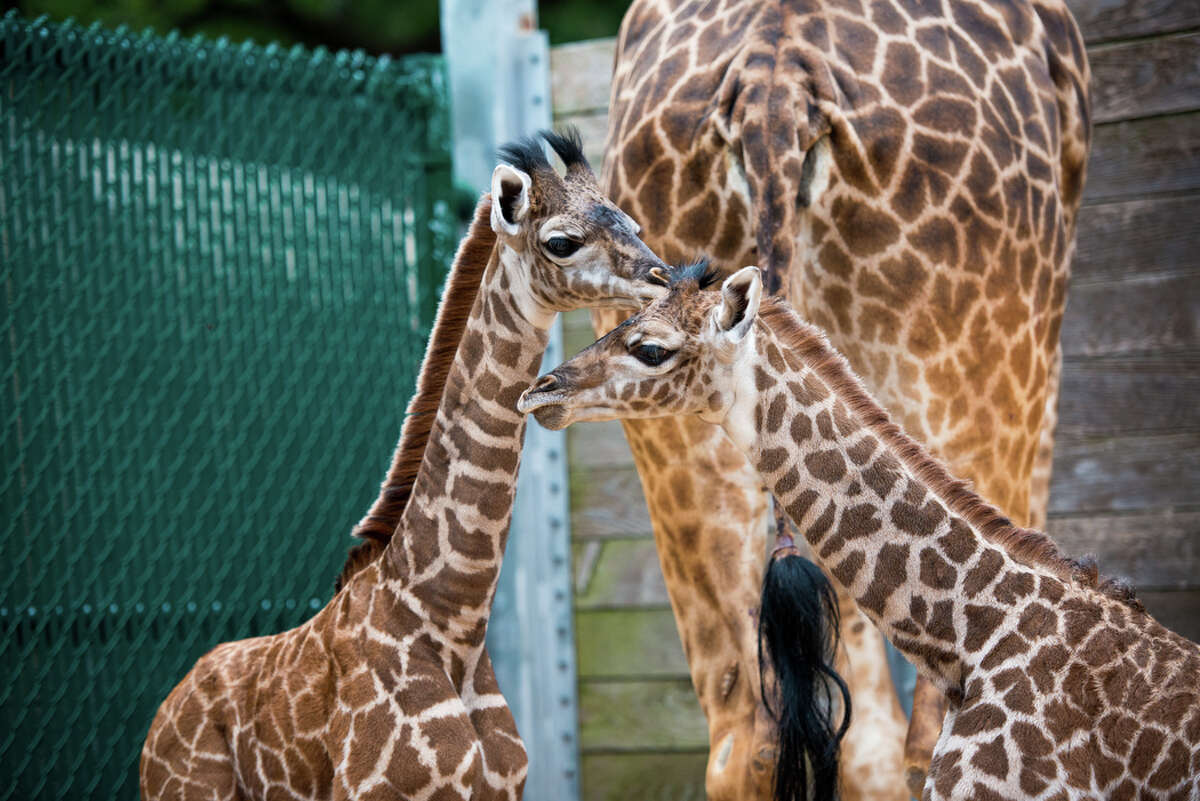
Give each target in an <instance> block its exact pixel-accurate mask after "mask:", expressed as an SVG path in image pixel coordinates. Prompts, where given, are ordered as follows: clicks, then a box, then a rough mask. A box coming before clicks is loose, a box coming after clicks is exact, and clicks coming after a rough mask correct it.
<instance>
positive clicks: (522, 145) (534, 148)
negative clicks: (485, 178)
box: [496, 136, 550, 175]
mask: <svg viewBox="0 0 1200 801" xmlns="http://www.w3.org/2000/svg"><path fill="white" fill-rule="evenodd" d="M496 157H497V158H499V159H500V160H501V161H503V162H504V163H506V164H511V165H512V166H514V167H516V168H517V169H518V170H520V171H521V172H524V173H528V174H531V175H532V174H533V173H535V172H537V171H538V170H548V169H550V160H549V159H548V158H546V150H545V148H543V147H542V143H541V142H540V141H538V139H537V137H533V136H523V137H521V138H520V139H517V140H516V141H513V142H509V143H508V144H506V145H501V147H500V148H499V149H498V150H497V151H496Z"/></svg>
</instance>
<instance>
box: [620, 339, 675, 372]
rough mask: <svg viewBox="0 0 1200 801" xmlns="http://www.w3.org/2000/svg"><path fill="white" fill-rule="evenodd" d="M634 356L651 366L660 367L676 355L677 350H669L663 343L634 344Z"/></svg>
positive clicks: (632, 351)
mask: <svg viewBox="0 0 1200 801" xmlns="http://www.w3.org/2000/svg"><path fill="white" fill-rule="evenodd" d="M630 353H632V354H633V356H634V358H635V359H637V360H638V361H640V362H641V363H642V364H647V365H649V366H651V367H658V366H659V365H660V364H662V363H663V362H665V361H666V360H667V359H669V358H671V357H672V356H674V355H675V353H676V351H673V350H667V349H666V348H664V347H663V346H662V345H651V344H645V345H634V346H633V349H632V350H631V351H630Z"/></svg>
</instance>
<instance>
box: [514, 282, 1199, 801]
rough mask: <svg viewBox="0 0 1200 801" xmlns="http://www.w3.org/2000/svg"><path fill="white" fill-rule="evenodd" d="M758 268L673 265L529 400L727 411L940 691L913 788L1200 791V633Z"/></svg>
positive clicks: (835, 569)
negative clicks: (966, 458) (904, 404)
mask: <svg viewBox="0 0 1200 801" xmlns="http://www.w3.org/2000/svg"><path fill="white" fill-rule="evenodd" d="M760 283H761V277H760V275H759V273H758V271H757V270H756V269H753V268H747V269H746V270H743V271H741V272H739V273H737V274H735V275H734V276H731V277H730V278H729V279H727V280H726V281H725V283H724V285H723V286H722V291H721V292H720V293H717V292H708V291H703V286H702V284H703V281H702V277H701V273H699V272H698V271H695V270H690V271H689V270H683V271H677V272H675V273H674V274H673V281H672V285H671V289H670V292H669V293H668V294H667V295H666V296H665V297H663V298H661V299H659V300H657V301H655V302H654V303H652V304H650V305H649V306H647V307H646V308H645V309H643V310H642V311H640V312H638V313H637V314H635V315H634V316H633V317H631V318H630V319H629V320H628V321H627V322H626V323H625V324H623V325H622V326H620V327H619V328H617V329H615V330H613V331H612V332H610V333H609V334H607V335H606V336H604V337H602V338H601V339H599V340H598V341H597V342H596V343H595V344H593V345H592V346H590V347H589V348H587V349H585V350H584V351H582V352H581V353H580V354H578V355H577V356H575V357H574V358H572V359H570V360H568V361H567V362H565V363H564V364H563V365H561V366H560V367H558V368H556V369H555V370H553V371H551V372H550V373H548V374H547V375H546V376H543V377H541V378H540V379H539V380H538V382H537V383H536V384H535V385H533V386H532V387H531V388H530V389H529V390H527V391H526V392H525V393H524V394H523V395H522V396H521V399H520V401H519V404H518V406H519V408H520V409H521V411H523V412H526V413H532V414H534V415H535V416H536V417H537V418H538V420H539V421H543V424H546V425H549V426H551V427H554V428H561V427H563V426H566V425H568V424H570V423H572V422H575V421H578V420H602V419H613V418H629V417H653V416H656V415H663V414H675V415H703V416H706V417H707V418H709V419H712V420H714V421H718V422H719V423H720V424H721V425H722V427H723V428H724V430H725V431H726V432H727V433H728V434H729V436H730V437H731V439H732V440H733V441H734V442H735V443H737V445H738V447H739V448H740V449H741V450H742V451H743V452H744V453H745V454H746V456H747V458H748V459H749V461H750V462H751V464H753V465H754V468H755V470H756V471H757V473H758V474H759V476H760V478H761V480H762V481H763V483H764V484H765V485H766V487H767V488H768V489H769V490H770V491H771V492H772V493H773V494H774V495H775V497H776V498H778V499H779V500H780V502H781V503H782V504H783V505H784V507H785V509H786V511H787V514H788V516H789V517H790V518H791V519H792V520H793V521H794V522H795V524H796V525H797V527H798V528H799V530H800V531H801V532H802V533H803V535H804V537H805V539H806V541H807V542H808V544H809V546H810V548H811V549H812V551H813V553H814V554H815V556H816V558H817V559H819V560H820V561H821V562H822V563H823V564H824V565H825V566H826V567H827V568H828V570H829V573H830V575H831V576H832V577H833V580H834V581H835V582H836V583H837V584H838V585H839V586H840V587H841V588H842V589H844V590H845V591H847V592H849V593H850V594H851V595H852V596H853V598H854V601H855V602H856V603H857V604H858V606H859V608H861V609H862V611H863V612H864V613H865V614H866V615H867V616H868V617H869V618H870V619H871V620H872V622H874V623H875V624H876V625H877V626H878V627H879V628H880V630H881V631H882V632H883V633H884V634H885V635H886V636H887V637H888V638H889V639H891V641H892V642H893V643H894V644H895V645H896V646H897V647H898V648H899V649H900V650H901V651H902V652H903V653H904V654H905V655H906V656H907V657H908V658H909V659H910V660H911V661H912V662H913V663H914V664H915V665H916V666H917V668H918V670H919V671H921V673H922V674H923V675H925V676H926V677H928V678H929V679H931V680H932V682H933V683H934V684H935V685H936V686H937V687H938V689H940V690H941V691H942V692H943V693H945V694H946V696H947V698H948V699H949V702H950V709H949V712H948V716H947V719H946V722H945V725H944V727H943V729H942V734H941V736H940V738H939V740H938V743H937V746H936V748H935V751H934V755H933V760H932V762H931V766H930V770H929V774H928V780H927V783H926V785H925V788H924V798H927V799H979V798H988V799H1018V798H1021V799H1046V800H1047V801H1048V799H1051V798H1084V797H1089V798H1090V797H1102V798H1134V797H1147V798H1164V799H1165V798H1196V797H1197V795H1198V794H1200V646H1197V645H1196V644H1195V643H1192V642H1189V641H1188V640H1186V639H1184V638H1182V637H1180V636H1179V635H1177V634H1174V633H1173V632H1170V631H1168V630H1167V629H1165V628H1164V627H1163V626H1161V625H1160V624H1159V623H1157V622H1156V621H1155V620H1154V619H1153V618H1152V617H1150V616H1149V615H1148V614H1146V612H1145V610H1144V609H1143V608H1142V606H1141V605H1140V603H1138V602H1137V601H1136V600H1135V599H1134V597H1133V595H1132V592H1131V591H1130V590H1129V589H1128V587H1127V586H1126V585H1124V584H1123V583H1121V582H1116V581H1109V580H1103V579H1101V578H1100V577H1099V576H1098V574H1097V572H1096V570H1095V566H1094V564H1090V563H1088V562H1080V561H1076V560H1073V559H1069V558H1066V557H1064V556H1062V555H1061V554H1059V553H1058V551H1057V548H1056V547H1055V546H1054V544H1053V542H1052V541H1051V540H1050V539H1049V538H1047V537H1046V536H1045V535H1044V534H1041V533H1039V532H1036V531H1031V530H1028V529H1021V528H1017V527H1015V526H1013V525H1012V524H1011V523H1010V522H1009V520H1008V519H1007V518H1006V517H1005V516H1004V515H1003V514H1002V513H1001V512H1000V511H999V510H997V509H996V508H995V507H993V506H991V505H990V504H988V503H987V502H986V501H984V500H983V499H982V498H980V497H979V496H978V495H976V494H975V493H974V492H972V491H971V489H970V488H969V487H968V485H967V484H966V483H965V482H963V481H959V480H956V479H954V478H953V477H952V476H951V475H950V474H949V472H948V471H947V470H946V468H945V467H943V466H942V465H941V463H940V462H937V461H936V460H935V459H933V458H932V457H931V456H930V455H929V453H928V451H927V450H926V449H925V448H924V447H923V446H921V445H920V444H919V443H917V441H916V440H914V439H912V438H910V437H908V436H907V435H906V434H904V433H903V431H902V430H901V429H900V428H899V427H898V426H897V425H895V424H894V423H892V422H891V419H890V417H889V415H888V413H887V412H886V411H885V410H884V409H883V407H882V406H880V405H879V404H878V403H877V402H876V401H875V400H874V399H873V398H872V397H871V396H870V395H869V394H868V393H867V391H866V390H865V388H864V387H863V385H862V383H861V382H860V381H859V379H858V378H857V376H855V375H854V373H853V372H852V371H851V369H850V368H849V366H848V364H847V362H846V360H845V359H844V358H843V357H842V356H841V355H840V354H839V353H837V351H835V350H834V349H833V348H832V347H831V346H830V345H829V342H828V340H827V339H826V338H825V336H824V334H823V332H821V331H820V330H819V329H817V328H816V327H814V326H812V325H810V324H808V323H806V322H804V321H803V320H801V319H800V318H799V316H798V315H796V313H795V312H793V311H792V310H791V309H790V308H788V307H787V306H786V305H785V304H783V303H782V302H780V301H777V300H775V299H767V300H760V299H759V297H758V294H757V293H755V292H753V291H751V288H753V287H755V286H757V285H758V284H760ZM746 319H750V320H751V321H752V325H750V326H748V327H747V328H746V329H745V333H744V334H742V333H740V331H741V330H742V329H741V324H743V323H744V322H745V320H746ZM731 339H732V340H734V345H733V347H732V348H731V347H730V346H729V344H730V340H731ZM656 348H657V349H656ZM649 354H653V358H648V356H649ZM786 596H787V593H786V588H784V591H783V592H782V594H781V595H779V596H777V597H774V598H764V605H767V604H768V603H783V604H785V605H786V604H787V603H789V602H790V601H789V599H788V598H787V597H786ZM765 615H766V612H764V616H765ZM786 634H787V633H786V632H784V636H786ZM777 645H778V641H776V642H768V643H766V646H767V648H768V649H771V648H772V647H775V646H777Z"/></svg>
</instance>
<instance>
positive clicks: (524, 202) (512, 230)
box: [492, 164, 531, 236]
mask: <svg viewBox="0 0 1200 801" xmlns="http://www.w3.org/2000/svg"><path fill="white" fill-rule="evenodd" d="M530 183H531V182H530V180H529V176H528V175H526V174H525V173H523V172H521V171H520V170H518V169H517V168H516V167H510V166H509V165H507V164H497V165H496V169H494V170H492V230H493V231H495V232H496V233H498V234H499V233H506V234H508V235H509V236H515V235H516V233H517V231H519V230H521V227H520V226H519V225H518V224H517V223H519V222H521V220H523V219H524V218H525V215H526V214H527V213H528V212H529V185H530ZM514 184H519V185H520V187H521V188H520V190H518V191H519V194H518V196H517V200H516V202H515V203H514V204H513V222H509V221H508V220H506V219H504V215H503V214H502V213H501V212H500V206H501V203H500V199H501V198H502V197H504V196H505V194H506V192H505V189H506V187H508V192H507V194H510V195H511V194H512V191H511V188H512V186H513V185H514Z"/></svg>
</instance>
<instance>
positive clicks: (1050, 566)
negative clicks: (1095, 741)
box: [759, 298, 1143, 611]
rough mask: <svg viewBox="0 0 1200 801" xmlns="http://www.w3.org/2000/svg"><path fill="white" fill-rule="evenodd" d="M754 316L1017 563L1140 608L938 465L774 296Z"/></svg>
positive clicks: (1120, 587) (1119, 586)
mask: <svg viewBox="0 0 1200 801" xmlns="http://www.w3.org/2000/svg"><path fill="white" fill-rule="evenodd" d="M759 318H760V319H761V320H762V321H763V323H764V324H765V325H766V326H767V328H769V329H770V330H771V331H772V333H774V334H775V335H776V336H777V337H778V338H779V340H780V342H782V343H783V344H784V345H785V346H786V348H785V352H786V351H790V352H791V353H794V354H796V355H797V356H798V357H799V358H800V359H801V360H802V361H803V362H804V364H805V365H806V366H807V367H809V368H810V369H812V370H813V371H814V372H815V373H816V374H817V376H818V377H820V378H821V380H823V381H824V382H825V383H826V384H828V385H829V387H830V388H831V389H832V390H833V391H834V393H835V394H836V395H837V397H838V398H839V399H841V400H842V401H844V402H845V403H846V405H847V406H848V407H849V409H850V413H851V414H853V415H854V416H856V417H857V418H858V419H859V420H860V421H861V422H862V423H863V425H864V426H866V427H867V428H868V429H869V430H870V431H871V432H872V433H873V434H875V436H877V437H879V439H880V441H881V442H883V444H884V445H885V446H886V447H888V448H890V449H891V450H892V452H893V453H894V454H895V455H896V456H897V458H899V460H900V461H901V463H902V464H904V466H905V467H907V468H908V469H909V470H911V471H913V473H914V474H915V475H916V476H917V478H918V479H920V480H921V481H922V482H924V483H925V484H926V485H928V486H929V487H931V488H932V489H933V491H934V492H935V493H936V494H937V495H938V496H939V497H940V498H941V500H942V501H943V502H944V503H945V504H946V505H947V506H948V507H949V508H950V509H951V511H953V512H955V513H956V514H959V515H961V516H962V517H963V518H964V519H965V520H966V521H967V522H968V523H970V524H971V526H973V527H974V528H975V529H976V530H978V531H979V532H980V533H981V534H982V535H983V537H984V539H986V540H988V541H989V542H991V543H993V544H994V545H998V546H999V547H1000V548H1002V549H1003V550H1004V551H1005V552H1006V553H1008V555H1009V556H1011V557H1012V558H1013V559H1014V560H1016V561H1018V562H1020V563H1021V564H1024V565H1026V566H1029V567H1039V568H1042V569H1045V570H1048V571H1049V572H1050V573H1052V574H1053V575H1055V576H1056V577H1058V578H1060V579H1062V580H1064V581H1067V582H1071V583H1075V584H1078V585H1081V586H1083V587H1087V588H1090V589H1094V590H1097V591H1098V592H1100V593H1102V594H1103V595H1105V596H1107V597H1109V598H1113V599H1114V600H1117V601H1120V602H1121V603H1123V604H1125V605H1127V606H1129V607H1131V608H1133V609H1135V610H1138V611H1142V610H1143V607H1142V604H1141V602H1140V601H1138V600H1137V598H1136V596H1135V593H1134V590H1133V588H1132V587H1131V586H1130V585H1129V583H1128V582H1127V581H1125V580H1124V579H1120V578H1110V577H1104V576H1101V575H1100V573H1099V570H1098V569H1097V565H1096V560H1095V559H1094V558H1093V557H1091V556H1085V557H1083V558H1082V559H1074V558H1071V557H1068V556H1065V555H1063V554H1062V552H1060V551H1059V549H1058V546H1057V545H1056V544H1055V542H1054V540H1052V539H1051V538H1050V537H1049V536H1047V535H1046V534H1045V533H1043V532H1041V531H1036V530H1034V529H1029V528H1022V527H1020V526H1016V525H1014V524H1013V523H1012V521H1011V520H1009V519H1008V517H1007V516H1005V514H1004V513H1003V512H1001V511H1000V510H999V509H997V508H996V507H995V506H993V505H992V504H990V503H988V502H987V501H986V500H984V499H983V498H982V497H981V496H980V495H978V494H977V493H976V492H975V491H974V490H973V489H972V488H971V483H970V482H969V481H965V480H963V479H960V478H955V477H954V476H953V475H951V474H950V471H949V470H948V469H946V466H945V465H944V464H942V463H941V461H939V460H938V459H937V458H935V457H934V456H933V455H932V454H930V453H929V451H928V450H926V449H925V447H924V446H923V445H922V444H921V443H919V442H917V440H915V439H913V438H912V437H910V436H909V435H908V434H906V433H905V432H904V430H903V429H901V428H900V426H899V425H897V424H896V423H894V422H893V421H892V419H891V415H890V414H889V413H888V411H887V410H886V409H885V408H883V406H882V405H880V403H879V402H878V401H877V400H875V398H874V397H872V396H871V394H870V393H869V392H867V390H866V388H865V387H864V386H863V383H862V380H861V379H859V377H858V376H857V375H856V374H855V373H854V370H853V368H851V367H850V363H849V362H848V361H847V360H846V357H845V356H843V355H842V354H841V353H840V352H838V351H837V350H836V349H835V348H834V347H833V346H832V345H831V344H830V343H829V340H828V338H827V337H826V336H825V333H824V332H823V331H821V330H820V329H819V328H817V327H816V326H813V325H811V324H810V323H807V322H805V321H803V320H801V319H800V317H799V316H798V315H797V314H796V312H795V311H793V310H792V309H791V307H789V306H788V305H787V304H786V303H784V302H783V301H782V300H780V299H779V298H764V299H763V301H762V307H761V310H760V312H759Z"/></svg>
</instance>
